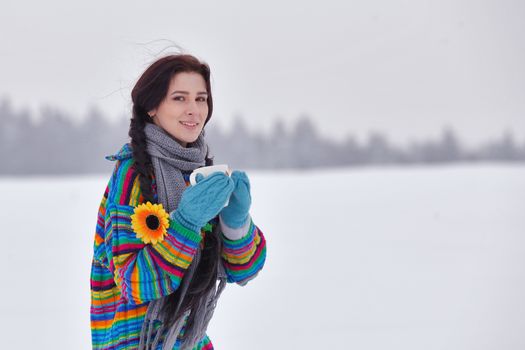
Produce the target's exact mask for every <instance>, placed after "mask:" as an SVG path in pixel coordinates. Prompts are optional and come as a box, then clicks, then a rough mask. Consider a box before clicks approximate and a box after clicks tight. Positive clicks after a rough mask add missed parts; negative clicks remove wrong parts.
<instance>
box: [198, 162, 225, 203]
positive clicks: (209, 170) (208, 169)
mask: <svg viewBox="0 0 525 350" xmlns="http://www.w3.org/2000/svg"><path fill="white" fill-rule="evenodd" d="M217 171H219V172H222V173H225V174H226V175H228V176H231V174H232V170H231V169H230V167H229V166H228V164H217V165H210V166H203V167H201V168H197V169H195V170H193V172H192V173H191V174H190V184H191V185H192V186H193V185H195V184H196V183H197V180H196V179H195V178H196V176H197V174H202V175H203V176H204V177H206V176H208V175H211V174H213V173H215V172H217ZM229 202H230V199H229V198H228V199H227V200H226V203H225V204H224V206H227V205H228V203H229Z"/></svg>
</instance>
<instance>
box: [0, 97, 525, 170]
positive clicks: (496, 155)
mask: <svg viewBox="0 0 525 350" xmlns="http://www.w3.org/2000/svg"><path fill="white" fill-rule="evenodd" d="M36 117H37V118H36ZM407 127H408V126H407ZM128 128H129V117H122V118H120V119H119V121H118V122H109V121H108V118H106V116H105V115H104V113H103V112H102V111H100V110H99V109H97V108H91V109H90V110H89V112H88V113H87V115H86V117H85V118H84V119H83V120H82V121H81V122H74V121H73V118H71V116H69V115H67V114H66V113H64V112H62V111H61V110H60V109H59V108H51V107H46V108H42V109H41V111H40V113H39V115H38V116H34V115H31V114H30V113H29V112H27V110H23V109H22V110H15V109H14V108H13V107H12V106H11V104H10V102H9V100H8V99H7V98H3V99H2V100H0V160H1V162H0V164H1V165H0V175H21V174H82V173H106V172H108V171H110V170H111V167H112V164H111V163H110V162H108V161H107V160H105V159H104V156H105V155H108V154H113V153H116V152H117V151H118V150H119V149H120V147H122V145H123V144H124V143H125V142H128V141H129V138H128V135H127V133H128ZM206 137H207V140H208V142H209V144H210V151H211V155H212V156H214V157H215V162H216V163H228V164H230V165H231V166H232V167H234V168H249V169H311V168H322V167H347V166H362V165H370V164H373V165H391V164H401V165H403V164H422V163H432V164H435V163H450V162H480V161H498V162H523V161H525V140H523V142H522V141H519V140H516V139H515V137H514V136H513V133H512V130H507V131H502V132H500V134H498V132H497V131H495V135H494V138H493V139H492V140H487V141H486V142H485V143H484V144H482V145H480V146H479V147H477V148H476V149H467V148H466V147H464V146H463V145H462V142H461V138H460V136H459V135H458V134H457V133H456V132H455V130H454V129H453V128H451V127H447V126H444V127H443V129H442V130H441V131H440V137H438V138H436V139H430V140H426V141H417V142H412V143H411V144H410V146H409V147H401V146H398V145H395V144H393V143H392V142H390V141H389V139H388V137H387V136H386V135H384V134H383V133H381V132H371V133H370V134H369V135H368V138H367V139H366V140H365V141H364V142H359V141H358V140H357V138H356V137H355V136H353V135H352V134H351V132H349V134H348V136H347V137H346V139H345V140H344V141H343V142H336V141H333V140H330V139H329V138H328V137H327V136H325V135H320V133H319V132H318V130H317V128H316V125H315V124H314V122H313V121H312V118H311V117H308V116H307V115H303V116H302V117H300V118H299V119H298V120H297V122H296V123H295V124H294V125H293V126H292V128H286V127H285V124H284V122H283V121H281V120H276V121H275V123H274V124H273V126H272V127H271V129H270V132H267V133H262V132H257V131H256V130H252V129H251V128H250V127H249V125H248V123H247V122H246V120H245V118H243V117H241V116H238V117H237V119H236V121H235V123H233V127H232V128H230V130H222V129H221V128H220V127H219V126H217V123H216V122H215V123H210V124H209V125H208V126H207V127H206Z"/></svg>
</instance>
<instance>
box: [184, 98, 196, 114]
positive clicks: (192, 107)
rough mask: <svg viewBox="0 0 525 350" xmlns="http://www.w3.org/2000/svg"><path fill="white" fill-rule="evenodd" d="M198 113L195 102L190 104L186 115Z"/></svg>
mask: <svg viewBox="0 0 525 350" xmlns="http://www.w3.org/2000/svg"><path fill="white" fill-rule="evenodd" d="M196 112H197V103H195V101H192V102H190V103H189V104H188V109H187V110H186V113H187V114H188V115H195V114H196Z"/></svg>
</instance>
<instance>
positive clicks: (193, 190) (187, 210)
mask: <svg viewBox="0 0 525 350" xmlns="http://www.w3.org/2000/svg"><path fill="white" fill-rule="evenodd" d="M196 180H197V183H196V184H195V185H193V186H188V187H186V189H184V192H183V193H182V197H181V199H180V203H179V205H178V207H177V209H175V210H173V211H172V212H171V213H170V216H171V218H172V219H173V220H176V221H177V222H179V223H180V224H181V225H182V226H184V227H186V228H188V229H190V230H192V231H194V232H200V230H201V228H202V227H204V225H206V223H207V222H208V221H210V220H211V219H213V218H214V217H215V216H217V214H218V213H219V212H220V210H221V209H222V208H223V206H224V203H226V201H227V200H228V197H229V196H230V195H231V193H232V191H233V188H234V183H233V180H232V179H231V178H230V177H229V176H227V175H226V174H224V173H222V172H215V173H213V174H211V175H209V176H207V177H204V176H203V175H202V174H197V176H196Z"/></svg>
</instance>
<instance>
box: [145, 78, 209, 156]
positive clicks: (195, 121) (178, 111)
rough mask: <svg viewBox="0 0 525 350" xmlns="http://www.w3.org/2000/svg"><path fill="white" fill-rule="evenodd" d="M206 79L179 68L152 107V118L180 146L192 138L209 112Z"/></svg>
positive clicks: (199, 131)
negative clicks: (158, 101) (158, 102)
mask: <svg viewBox="0 0 525 350" xmlns="http://www.w3.org/2000/svg"><path fill="white" fill-rule="evenodd" d="M207 99H208V93H207V92H206V82H205V81H204V78H203V77H202V75H200V74H199V73H195V72H180V73H177V74H175V75H174V76H173V78H172V79H171V82H170V85H169V87H168V93H167V95H166V97H165V98H164V100H162V102H161V103H160V104H159V106H158V107H157V108H155V109H153V110H151V111H149V113H148V114H149V115H150V116H151V117H153V122H154V123H155V124H156V125H158V126H160V127H161V128H163V129H164V130H165V131H166V132H168V133H169V134H170V135H171V136H172V137H173V138H174V139H175V140H177V141H178V142H179V143H180V144H181V145H182V147H186V145H187V144H188V143H190V142H194V141H195V140H197V138H198V137H199V134H200V133H201V131H202V128H203V127H204V122H205V121H206V117H207V116H208V103H207V102H206V101H207Z"/></svg>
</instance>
